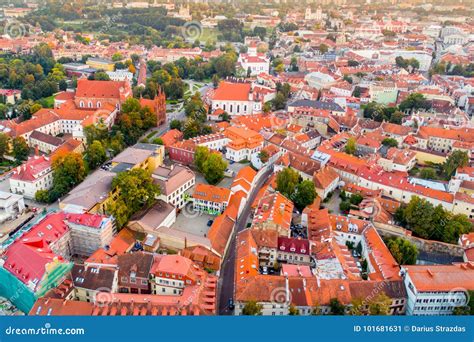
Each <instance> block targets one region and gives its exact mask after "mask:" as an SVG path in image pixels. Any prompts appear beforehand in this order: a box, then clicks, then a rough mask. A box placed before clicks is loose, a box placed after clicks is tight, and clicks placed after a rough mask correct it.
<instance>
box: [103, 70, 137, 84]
mask: <svg viewBox="0 0 474 342" xmlns="http://www.w3.org/2000/svg"><path fill="white" fill-rule="evenodd" d="M107 75H109V78H110V80H111V81H129V82H131V81H132V80H133V74H132V73H131V72H130V71H128V70H115V71H107Z"/></svg>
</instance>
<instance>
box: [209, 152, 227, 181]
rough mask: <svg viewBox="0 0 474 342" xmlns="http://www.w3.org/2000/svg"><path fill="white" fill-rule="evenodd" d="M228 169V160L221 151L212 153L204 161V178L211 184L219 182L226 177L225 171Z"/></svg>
mask: <svg viewBox="0 0 474 342" xmlns="http://www.w3.org/2000/svg"><path fill="white" fill-rule="evenodd" d="M226 169H227V162H226V161H225V160H224V159H223V158H222V156H221V155H220V154H219V153H211V154H210V155H209V157H208V158H207V159H206V161H204V164H203V173H204V178H205V179H206V181H207V182H208V183H209V184H213V185H214V184H217V183H219V182H220V181H221V180H222V179H223V178H224V171H225V170H226Z"/></svg>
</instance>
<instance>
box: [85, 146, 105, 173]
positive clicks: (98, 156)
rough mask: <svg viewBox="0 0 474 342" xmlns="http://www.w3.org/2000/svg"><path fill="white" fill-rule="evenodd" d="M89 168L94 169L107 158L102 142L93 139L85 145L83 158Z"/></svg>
mask: <svg viewBox="0 0 474 342" xmlns="http://www.w3.org/2000/svg"><path fill="white" fill-rule="evenodd" d="M84 159H85V160H86V162H87V165H88V166H89V169H91V170H95V169H96V168H97V167H99V166H100V165H102V164H103V163H104V162H105V161H106V160H107V154H106V152H105V148H104V146H103V145H102V143H101V142H100V141H98V140H95V141H94V142H93V143H92V144H90V145H89V146H88V147H87V150H86V153H85V158H84Z"/></svg>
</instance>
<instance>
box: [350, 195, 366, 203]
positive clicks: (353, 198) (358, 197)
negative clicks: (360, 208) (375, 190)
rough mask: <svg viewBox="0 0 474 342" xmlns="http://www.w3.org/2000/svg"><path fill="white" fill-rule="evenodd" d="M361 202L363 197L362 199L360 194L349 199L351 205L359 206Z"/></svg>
mask: <svg viewBox="0 0 474 342" xmlns="http://www.w3.org/2000/svg"><path fill="white" fill-rule="evenodd" d="M363 200H364V197H362V195H360V194H353V195H352V196H351V197H350V198H349V202H351V204H353V205H359V204H360V203H361V202H362V201H363Z"/></svg>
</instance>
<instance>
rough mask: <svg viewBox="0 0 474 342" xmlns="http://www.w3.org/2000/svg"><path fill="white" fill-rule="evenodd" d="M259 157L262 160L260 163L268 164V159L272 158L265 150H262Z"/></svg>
mask: <svg viewBox="0 0 474 342" xmlns="http://www.w3.org/2000/svg"><path fill="white" fill-rule="evenodd" d="M258 157H259V158H260V161H261V162H262V163H264V164H265V163H266V162H267V161H268V159H269V158H270V156H269V155H268V152H267V151H265V150H261V151H260V153H259V154H258Z"/></svg>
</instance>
